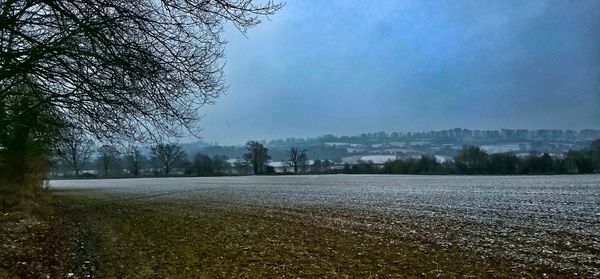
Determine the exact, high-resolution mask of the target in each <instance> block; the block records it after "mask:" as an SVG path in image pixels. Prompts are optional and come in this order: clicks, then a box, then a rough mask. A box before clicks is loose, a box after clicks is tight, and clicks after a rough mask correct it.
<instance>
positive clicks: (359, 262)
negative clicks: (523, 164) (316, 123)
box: [50, 175, 600, 277]
mask: <svg viewBox="0 0 600 279" xmlns="http://www.w3.org/2000/svg"><path fill="white" fill-rule="evenodd" d="M50 187H51V188H52V189H53V191H55V192H56V193H57V194H58V195H59V196H60V197H61V199H62V200H64V201H63V202H62V203H63V204H64V206H63V207H64V208H65V209H64V212H66V215H67V216H74V217H73V218H75V219H77V221H73V222H76V223H77V224H78V226H79V227H82V228H85V230H86V232H92V233H93V234H94V236H92V237H91V238H93V239H95V240H92V241H91V243H92V244H86V245H88V246H89V249H90V250H93V249H96V250H98V251H104V252H97V253H96V254H93V255H87V254H85V253H84V255H83V256H81V257H90V258H98V259H92V260H91V261H92V263H91V264H92V265H95V267H94V269H97V270H100V272H101V273H100V274H104V275H122V274H123V273H122V272H126V267H123V266H119V265H115V262H118V261H121V262H123V261H125V262H127V261H132V260H135V261H136V263H137V264H136V265H137V266H140V265H141V266H146V269H145V271H144V272H148V273H147V274H146V275H153V276H158V275H161V274H163V275H164V273H161V272H163V271H164V268H165V266H171V267H180V268H181V269H185V270H187V271H186V273H179V272H180V271H181V269H176V270H175V274H179V275H182V276H188V277H195V276H225V277H229V276H228V275H235V276H240V275H245V276H249V277H252V276H257V275H260V276H266V277H274V276H281V275H298V276H299V277H307V276H308V277H311V276H316V275H318V276H321V277H343V276H345V275H350V276H361V277H362V276H363V275H367V274H376V275H379V276H384V277H386V276H402V275H405V276H435V275H444V276H451V277H454V276H457V277H461V276H463V275H472V276H476V277H481V276H485V275H487V276H492V277H494V276H495V277H513V276H517V275H518V276H524V277H544V276H552V275H554V276H561V277H596V276H600V176H598V175H589V176H518V177H517V176H514V177H511V176H502V177H493V176H385V175H376V176H369V175H320V176H254V177H218V178H156V179H154V178H153V179H118V180H116V179H115V180H60V181H51V183H50ZM105 212H106V214H105ZM164 212H168V213H165V214H167V215H168V216H169V217H168V218H167V217H164V216H163V215H160V216H161V217H160V218H155V217H156V216H158V215H157V214H159V213H160V214H163V213H164ZM103 214H105V216H103ZM163 217H164V218H163ZM178 218H180V220H179V219H178ZM115 220H123V222H121V223H127V225H122V224H116V223H117V222H116V221H115ZM217 220H218V224H219V226H216V225H214V224H215V222H217ZM228 220H229V221H228ZM111 222H115V224H113V223H111ZM136 222H138V223H136ZM136 224H137V225H136ZM186 224H189V228H187V229H186V228H185V227H186V226H187V225H186ZM124 226H125V227H124ZM153 226H155V227H157V228H163V227H170V228H179V229H173V230H169V228H166V230H167V231H165V232H161V234H162V238H167V239H171V238H169V236H170V235H171V234H173V235H175V234H177V235H179V236H180V238H178V239H171V240H172V241H170V242H163V241H166V240H164V239H158V238H154V237H152V236H151V235H147V234H148V232H147V231H146V230H152V229H151V228H152V227H153ZM79 227H78V228H79ZM138 230H139V231H138ZM196 230H197V231H198V232H197V234H196V233H195V231H196ZM232 231H235V233H232ZM134 232H138V233H139V234H138V235H134ZM108 234H111V235H110V239H111V240H110V241H108V240H106V239H107V237H108V236H107V235H108ZM129 234H131V235H129ZM220 234H223V235H227V237H226V238H219V237H220V236H218V235H220ZM139 235H144V238H145V239H142V240H139V238H140V237H139ZM182 235H183V236H182ZM200 235H202V237H200ZM128 237H130V238H131V239H134V238H135V239H136V241H137V240H139V241H141V242H140V243H138V244H139V245H137V246H135V247H134V246H131V247H129V246H127V247H125V246H124V245H125V244H123V245H120V244H111V245H112V246H111V247H109V248H106V249H105V248H102V246H103V245H104V244H103V243H108V242H111V243H113V242H114V243H119V239H127V238H128ZM181 237H182V238H181ZM114 239H117V240H114ZM182 239H183V240H182ZM128 241H129V242H131V241H130V240H128ZM211 241H213V242H211ZM184 242H185V243H188V244H189V243H192V242H193V243H194V245H201V246H194V247H192V248H189V249H188V248H186V249H188V250H185V252H184V251H183V250H177V251H171V252H169V253H170V254H169V253H165V251H163V250H160V249H159V248H157V247H163V248H164V249H169V248H168V247H169V246H173V245H174V244H173V243H180V244H181V243H184ZM197 242H205V243H202V244H198V243H197ZM161 243H162V244H161ZM211 243H212V244H211ZM188 244H185V245H184V244H181V245H184V246H185V247H191V246H190V245H188ZM127 245H129V244H127ZM132 245H133V244H132ZM94 247H95V248H94ZM149 247H151V248H149ZM361 249H362V251H361ZM106 251H111V253H106ZM119 251H120V252H119ZM178 251H179V252H178ZM133 252H135V255H137V256H135V259H133V258H130V257H128V256H122V257H120V258H113V257H114V254H119V253H122V254H132V253H133ZM102 253H104V254H102ZM180 253H184V254H185V255H183V254H180ZM139 255H145V257H144V256H142V257H140V256H139ZM159 255H162V260H161V261H158V260H156V258H158V257H159ZM145 258H147V259H148V260H144V259H145ZM182 258H185V259H186V260H185V261H183V262H180V261H181V259H182ZM210 259H214V261H212V260H210ZM84 260H85V261H87V262H89V261H90V259H81V261H82V262H85V261H84ZM138 261H143V262H138ZM226 263H227V264H226ZM294 264H296V266H295V267H293V266H294ZM349 265H351V266H354V270H349V269H347V268H344V266H345V267H348V266H349ZM107 267H110V268H107ZM84 269H86V268H84ZM87 269H89V267H87ZM171 271H172V270H171ZM362 271H365V273H363V272H362ZM366 271H368V272H369V273H366ZM102 272H103V273H102ZM187 272H189V273H187ZM137 274H138V276H141V275H140V274H144V273H139V272H138V273H137ZM168 274H173V273H168ZM134 277H135V276H134Z"/></svg>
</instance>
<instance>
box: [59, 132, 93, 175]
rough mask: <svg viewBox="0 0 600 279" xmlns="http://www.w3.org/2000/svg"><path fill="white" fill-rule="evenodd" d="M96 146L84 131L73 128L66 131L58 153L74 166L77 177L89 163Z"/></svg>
mask: <svg viewBox="0 0 600 279" xmlns="http://www.w3.org/2000/svg"><path fill="white" fill-rule="evenodd" d="M94 148H95V144H94V141H92V140H91V139H90V138H89V137H88V136H87V134H86V133H85V132H84V131H82V130H80V129H71V130H67V131H65V132H64V135H63V138H62V140H61V141H60V142H59V143H58V148H57V152H56V153H57V154H58V155H59V156H60V157H61V158H62V160H63V161H64V162H65V164H66V165H67V166H68V167H71V168H73V170H74V171H75V177H78V176H79V172H80V171H81V170H83V169H84V168H85V166H86V165H87V164H88V162H89V160H90V157H91V156H92V154H93V153H94Z"/></svg>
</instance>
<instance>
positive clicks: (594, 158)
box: [343, 140, 600, 175]
mask: <svg viewBox="0 0 600 279" xmlns="http://www.w3.org/2000/svg"><path fill="white" fill-rule="evenodd" d="M599 171H600V140H596V141H594V142H593V143H592V144H591V146H590V147H588V148H585V149H582V150H571V151H569V152H567V153H565V154H564V155H563V156H560V157H552V156H550V155H549V154H548V153H543V154H535V153H532V154H530V155H529V156H526V157H518V156H516V155H515V154H513V153H495V154H488V153H487V152H485V151H484V150H482V149H480V148H479V147H477V146H470V145H466V146H463V148H462V149H461V150H460V151H459V153H458V155H457V156H455V157H454V160H452V161H446V162H438V161H437V160H436V159H435V157H433V156H429V155H423V156H421V158H419V159H410V160H393V161H388V162H386V163H384V164H383V166H381V165H376V164H374V163H372V162H368V161H366V162H365V161H359V162H358V163H357V164H353V165H350V164H346V165H344V169H343V173H351V174H377V173H381V174H479V175H485V174H489V175H520V174H573V173H577V174H586V173H594V172H599Z"/></svg>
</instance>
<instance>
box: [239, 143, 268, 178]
mask: <svg viewBox="0 0 600 279" xmlns="http://www.w3.org/2000/svg"><path fill="white" fill-rule="evenodd" d="M246 149H247V150H248V153H246V154H244V156H243V158H244V160H245V161H246V162H248V163H249V164H250V165H252V170H253V171H254V174H259V173H261V172H262V171H263V170H264V167H265V163H266V162H267V161H269V160H271V156H269V150H268V149H267V148H266V147H265V146H264V145H262V144H261V143H259V142H258V141H254V140H252V141H249V142H248V143H246Z"/></svg>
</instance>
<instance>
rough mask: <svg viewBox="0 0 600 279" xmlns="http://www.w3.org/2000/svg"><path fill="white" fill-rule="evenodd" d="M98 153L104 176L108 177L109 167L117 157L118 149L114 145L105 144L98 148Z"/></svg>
mask: <svg viewBox="0 0 600 279" xmlns="http://www.w3.org/2000/svg"><path fill="white" fill-rule="evenodd" d="M98 153H99V155H100V156H99V157H98V160H99V162H100V164H101V165H102V170H103V171H104V176H106V177H108V176H109V175H110V172H109V170H110V168H111V167H112V166H113V165H114V163H115V162H116V161H117V160H118V159H119V151H118V150H117V148H115V147H114V146H112V145H108V144H105V145H102V146H100V147H99V148H98Z"/></svg>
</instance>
